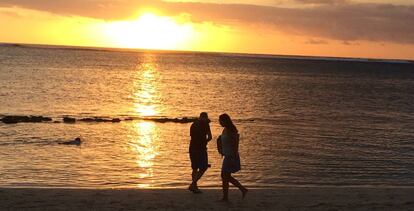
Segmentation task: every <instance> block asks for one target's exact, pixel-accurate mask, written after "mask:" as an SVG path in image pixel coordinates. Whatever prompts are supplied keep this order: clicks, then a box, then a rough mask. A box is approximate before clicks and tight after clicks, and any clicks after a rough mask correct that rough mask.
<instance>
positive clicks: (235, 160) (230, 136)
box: [219, 114, 247, 201]
mask: <svg viewBox="0 0 414 211" xmlns="http://www.w3.org/2000/svg"><path fill="white" fill-rule="evenodd" d="M219 121H220V125H221V126H223V127H224V129H223V132H222V134H221V136H220V137H219V142H221V150H220V151H221V154H222V155H224V159H223V166H222V167H221V179H222V182H223V199H222V201H228V195H229V183H231V184H233V185H234V186H236V187H238V188H239V189H240V191H241V192H242V197H243V198H244V197H245V196H246V193H247V189H246V188H245V187H244V186H243V185H242V184H240V182H239V181H238V180H237V179H235V178H234V177H232V176H231V174H232V173H236V172H238V171H240V169H241V168H240V156H239V133H238V131H237V128H236V126H235V125H234V124H233V122H232V121H231V119H230V116H229V115H227V114H222V115H220V117H219Z"/></svg>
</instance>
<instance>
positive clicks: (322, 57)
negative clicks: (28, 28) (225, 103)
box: [0, 42, 414, 64]
mask: <svg viewBox="0 0 414 211" xmlns="http://www.w3.org/2000/svg"><path fill="white" fill-rule="evenodd" d="M0 46H16V47H17V46H19V47H29V48H47V49H67V50H91V51H112V52H137V53H145V52H156V53H196V54H218V55H223V56H238V57H254V58H279V59H280V58H286V59H304V60H327V61H335V60H336V61H337V60H342V61H359V62H391V63H410V64H414V59H400V58H367V57H338V56H326V55H317V56H315V55H301V54H272V53H269V54H267V53H242V52H222V51H197V50H168V49H146V48H123V47H103V46H78V45H58V44H39V43H18V42H17V43H14V42H0Z"/></svg>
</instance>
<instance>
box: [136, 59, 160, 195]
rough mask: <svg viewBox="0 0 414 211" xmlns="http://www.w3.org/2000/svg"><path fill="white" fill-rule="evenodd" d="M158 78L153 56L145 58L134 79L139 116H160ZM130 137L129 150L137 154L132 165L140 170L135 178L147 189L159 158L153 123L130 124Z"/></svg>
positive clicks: (156, 136)
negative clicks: (157, 157) (155, 161)
mask: <svg viewBox="0 0 414 211" xmlns="http://www.w3.org/2000/svg"><path fill="white" fill-rule="evenodd" d="M159 78H160V76H159V74H158V71H157V65H156V61H155V56H153V55H150V54H148V55H146V56H145V60H144V62H143V63H141V64H139V65H138V67H137V71H136V75H135V77H134V79H135V80H134V87H135V88H134V93H133V97H134V98H133V99H134V110H135V112H137V114H138V115H139V116H142V117H147V116H155V115H157V114H159V110H158V109H159V99H160V94H159V91H158V88H159V83H158V80H159ZM130 129H131V132H132V134H133V136H132V139H131V141H130V148H131V150H132V152H133V153H134V154H136V160H135V164H136V166H137V167H138V168H139V172H138V173H137V176H138V178H140V179H144V180H142V181H148V182H147V183H140V184H137V186H138V187H139V188H148V187H150V186H151V184H152V183H153V181H152V180H151V178H152V177H153V166H154V159H155V158H156V156H157V155H158V154H159V151H158V148H157V147H158V144H157V140H158V133H157V131H156V125H155V123H153V122H145V121H143V122H136V123H132V124H131V128H130Z"/></svg>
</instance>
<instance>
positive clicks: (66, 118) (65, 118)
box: [63, 117, 76, 123]
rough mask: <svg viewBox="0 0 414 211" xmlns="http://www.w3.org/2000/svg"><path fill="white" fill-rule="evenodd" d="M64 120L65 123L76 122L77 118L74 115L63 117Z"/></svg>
mask: <svg viewBox="0 0 414 211" xmlns="http://www.w3.org/2000/svg"><path fill="white" fill-rule="evenodd" d="M63 122H64V123H75V122H76V119H75V118H72V117H63Z"/></svg>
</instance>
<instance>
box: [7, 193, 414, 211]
mask: <svg viewBox="0 0 414 211" xmlns="http://www.w3.org/2000/svg"><path fill="white" fill-rule="evenodd" d="M220 196H221V191H220V190H218V189H210V190H204V192H203V193H202V194H192V193H190V192H188V191H187V190H182V189H166V190H165V189H155V190H152V189H151V190H142V189H115V190H90V189H23V188H17V189H13V188H12V189H9V188H3V189H0V210H414V188H388V189H383V188H275V189H251V190H250V192H249V193H248V195H247V197H246V199H245V200H241V195H240V193H239V192H238V191H236V190H232V191H231V192H230V200H231V202H229V203H222V202H217V200H218V199H219V198H220Z"/></svg>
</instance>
